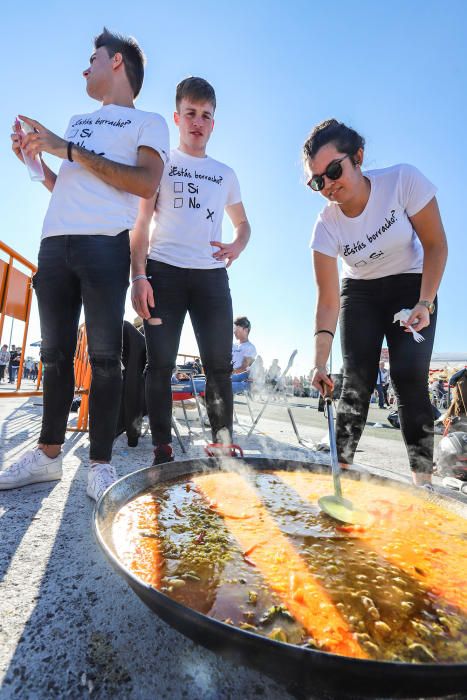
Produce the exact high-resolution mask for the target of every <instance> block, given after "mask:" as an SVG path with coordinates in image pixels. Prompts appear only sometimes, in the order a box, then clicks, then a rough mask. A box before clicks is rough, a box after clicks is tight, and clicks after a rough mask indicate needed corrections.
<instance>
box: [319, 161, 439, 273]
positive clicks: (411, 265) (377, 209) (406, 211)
mask: <svg viewBox="0 0 467 700" xmlns="http://www.w3.org/2000/svg"><path fill="white" fill-rule="evenodd" d="M364 175H365V176H366V177H367V178H368V179H369V180H370V183H371V191H370V197H369V199H368V202H367V205H366V207H365V209H364V210H363V212H362V213H361V214H360V215H359V216H355V217H353V218H350V217H348V216H346V215H345V214H343V213H342V211H341V209H340V207H339V206H338V204H336V203H335V202H330V203H329V204H328V205H327V206H326V207H325V208H324V209H323V211H322V212H321V213H320V215H319V216H318V219H317V221H316V224H315V228H314V230H313V235H312V237H311V243H310V248H312V249H313V250H317V251H318V252H320V253H324V254H325V255H329V256H330V257H333V258H337V257H338V256H340V257H341V258H342V261H343V263H342V277H344V278H346V277H350V278H352V279H376V278H378V277H387V276H388V275H398V274H402V273H406V272H421V271H422V266H423V248H422V245H421V243H420V240H419V238H418V236H417V234H416V233H415V231H414V229H413V227H412V224H411V223H410V220H409V216H413V215H414V214H417V213H418V212H419V211H420V210H421V209H423V207H424V206H425V205H426V204H428V202H429V201H430V200H431V199H432V198H433V197H434V196H435V194H436V187H435V186H434V185H433V184H432V183H431V182H430V181H429V180H428V179H427V178H426V177H425V176H424V175H422V173H421V172H420V171H419V170H417V168H414V167H413V166H412V165H405V164H404V165H394V166H392V167H391V168H383V169H382V170H368V171H366V172H365V173H364Z"/></svg>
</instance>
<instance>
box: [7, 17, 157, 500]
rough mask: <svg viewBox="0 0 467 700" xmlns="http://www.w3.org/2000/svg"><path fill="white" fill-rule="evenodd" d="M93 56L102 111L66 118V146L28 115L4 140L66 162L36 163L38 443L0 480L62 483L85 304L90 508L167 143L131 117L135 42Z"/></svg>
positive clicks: (104, 474) (103, 471) (137, 81)
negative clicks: (144, 205) (146, 203)
mask: <svg viewBox="0 0 467 700" xmlns="http://www.w3.org/2000/svg"><path fill="white" fill-rule="evenodd" d="M94 47H95V50H94V52H93V54H92V56H91V59H90V66H89V68H87V69H86V70H85V71H84V73H83V75H84V78H85V79H86V89H87V92H88V95H89V96H90V97H92V98H93V99H95V100H97V101H98V102H101V103H102V106H101V107H100V109H98V110H97V111H96V112H92V113H90V114H79V115H75V116H74V117H72V119H71V120H70V123H69V125H68V127H67V130H66V132H65V138H64V139H63V138H60V137H59V136H57V135H55V134H53V133H52V132H50V131H49V130H48V129H46V128H45V127H44V126H42V124H40V123H39V122H37V121H34V120H33V119H28V118H24V121H25V122H26V123H27V124H29V125H30V126H31V127H33V128H34V130H35V131H34V133H31V134H30V135H27V136H23V137H21V136H19V135H18V134H17V133H15V134H13V135H12V141H13V150H14V152H15V153H16V155H17V156H18V157H19V158H20V159H21V160H22V156H21V148H22V150H23V151H24V152H26V154H28V155H30V156H32V157H35V156H36V155H37V154H41V153H50V154H51V155H54V156H56V157H58V158H61V159H62V160H63V163H62V165H61V167H60V171H59V173H58V175H56V174H55V173H54V172H52V170H51V169H50V168H49V167H48V166H47V165H46V164H45V162H44V161H42V165H43V169H44V174H45V179H44V181H43V184H44V185H45V187H46V188H47V189H48V190H49V191H50V192H51V193H52V197H51V200H50V204H49V208H48V210H47V214H46V217H45V220H44V226H43V232H42V241H41V246H40V251H39V265H38V271H37V274H36V275H35V277H34V280H33V284H34V289H35V291H36V294H37V299H38V305H39V314H40V320H41V333H42V345H41V356H42V361H43V365H44V412H43V418H42V430H41V434H40V437H39V444H38V446H37V447H35V448H34V449H32V450H28V451H27V452H26V453H25V454H24V455H23V456H22V457H21V458H20V459H19V460H17V461H16V462H15V463H14V464H12V465H11V466H10V467H9V468H7V469H6V470H5V471H3V472H0V489H10V488H15V487H19V486H25V485H26V484H31V483H35V482H39V481H53V480H56V479H60V478H61V476H62V452H61V447H62V444H63V442H64V440H65V431H66V425H67V420H68V413H69V410H70V406H71V402H72V400H73V393H74V371H73V358H74V353H75V348H76V337H77V329H78V322H79V317H80V312H81V307H82V306H84V314H85V320H86V329H87V338H88V350H89V356H90V361H91V366H92V385H91V392H90V399H89V414H90V424H89V425H90V428H89V437H90V461H91V469H90V470H89V477H88V487H87V493H88V495H89V496H90V497H91V498H93V499H95V500H98V499H99V498H100V496H101V495H102V493H103V492H104V491H105V490H106V488H107V487H108V486H109V485H110V484H111V483H112V482H113V481H115V479H116V475H115V471H114V469H113V467H112V466H111V464H110V460H111V454H112V443H113V440H114V438H115V434H116V428H117V418H118V412H119V408H120V397H121V384H122V374H121V354H122V323H123V314H124V306H125V296H126V291H127V288H128V277H129V269H130V244H129V229H131V228H132V227H133V225H134V222H135V219H136V214H137V210H138V201H139V199H138V198H139V197H143V198H144V197H147V198H149V197H152V196H153V195H154V193H155V192H156V190H157V188H158V186H159V183H160V179H161V176H162V172H163V169H164V164H165V162H166V160H167V157H168V153H169V139H168V128H167V124H166V122H165V121H164V119H163V118H162V117H161V116H159V115H158V114H152V113H149V112H142V111H140V110H137V109H135V108H134V100H135V98H136V97H137V95H138V93H139V91H140V89H141V86H142V83H143V77H144V56H143V53H142V51H141V49H140V47H139V46H138V44H137V43H136V41H135V40H134V39H131V38H126V37H122V36H120V35H116V34H112V33H110V32H109V31H107V30H106V29H104V31H103V32H102V34H100V35H99V36H98V37H97V38H96V39H95V42H94ZM21 118H22V119H23V117H21ZM20 147H21V148H20Z"/></svg>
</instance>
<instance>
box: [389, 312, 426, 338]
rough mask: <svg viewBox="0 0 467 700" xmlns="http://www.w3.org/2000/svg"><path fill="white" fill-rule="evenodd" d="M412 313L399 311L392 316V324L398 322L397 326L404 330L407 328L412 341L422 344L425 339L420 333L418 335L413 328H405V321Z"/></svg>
mask: <svg viewBox="0 0 467 700" xmlns="http://www.w3.org/2000/svg"><path fill="white" fill-rule="evenodd" d="M411 313H412V311H411V309H401V310H400V311H399V313H397V314H394V320H393V323H396V321H399V324H400V325H401V326H403V327H404V328H408V329H409V331H410V332H411V333H412V336H413V339H414V340H415V342H416V343H423V341H424V340H425V338H424V337H423V335H421V333H418V332H417V331H416V330H415V328H413V327H412V326H406V325H405V323H406V322H407V319H408V318H409V317H410V314H411Z"/></svg>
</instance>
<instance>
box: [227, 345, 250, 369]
mask: <svg viewBox="0 0 467 700" xmlns="http://www.w3.org/2000/svg"><path fill="white" fill-rule="evenodd" d="M245 357H248V358H251V359H252V360H254V359H255V357H256V348H255V346H254V345H253V343H250V341H249V340H245V342H244V343H234V344H233V345H232V366H233V368H234V369H239V368H240V367H241V366H242V364H243V360H244V359H245Z"/></svg>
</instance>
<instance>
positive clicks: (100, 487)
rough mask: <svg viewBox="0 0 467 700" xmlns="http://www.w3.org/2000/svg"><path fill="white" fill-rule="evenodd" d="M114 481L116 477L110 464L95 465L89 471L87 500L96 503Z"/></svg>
mask: <svg viewBox="0 0 467 700" xmlns="http://www.w3.org/2000/svg"><path fill="white" fill-rule="evenodd" d="M115 481H117V475H116V473H115V469H114V468H113V467H112V465H111V464H96V465H95V466H93V467H90V469H89V472H88V488H87V490H86V493H87V494H88V496H89V498H92V499H94V501H98V500H99V498H100V497H101V496H102V494H103V493H104V491H107V489H108V488H109V486H111V485H112V484H113V483H114V482H115Z"/></svg>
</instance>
